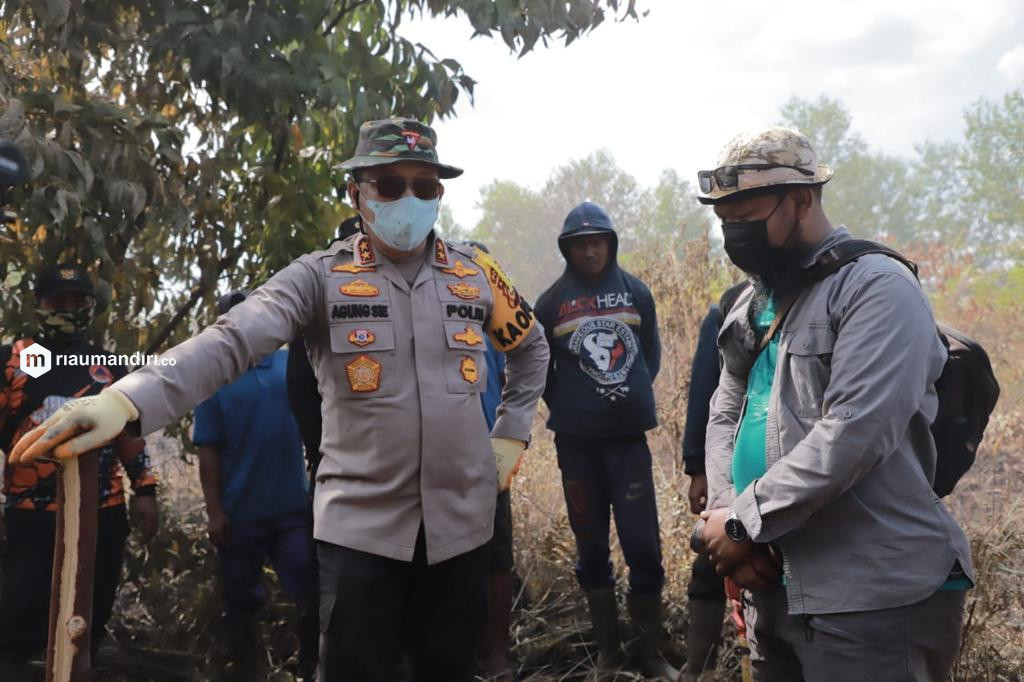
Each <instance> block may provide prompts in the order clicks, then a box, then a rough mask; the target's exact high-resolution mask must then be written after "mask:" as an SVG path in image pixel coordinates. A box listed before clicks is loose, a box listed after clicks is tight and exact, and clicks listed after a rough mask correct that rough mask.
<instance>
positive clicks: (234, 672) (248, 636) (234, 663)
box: [224, 616, 266, 682]
mask: <svg viewBox="0 0 1024 682" xmlns="http://www.w3.org/2000/svg"><path fill="white" fill-rule="evenodd" d="M224 632H225V635H226V638H227V663H228V669H227V670H226V673H227V674H226V675H225V676H224V679H225V680H231V681H232V682H257V681H258V682H263V681H264V680H266V671H265V670H264V669H263V658H262V656H263V645H262V642H261V641H260V636H259V628H258V627H257V625H256V618H255V616H253V617H242V618H232V619H231V620H228V621H225V623H224Z"/></svg>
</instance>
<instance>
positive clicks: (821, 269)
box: [808, 239, 917, 280]
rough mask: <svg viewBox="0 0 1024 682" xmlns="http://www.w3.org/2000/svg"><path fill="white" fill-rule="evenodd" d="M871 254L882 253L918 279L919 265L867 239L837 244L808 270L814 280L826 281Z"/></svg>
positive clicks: (850, 240)
mask: <svg viewBox="0 0 1024 682" xmlns="http://www.w3.org/2000/svg"><path fill="white" fill-rule="evenodd" d="M870 253H880V254H882V255H884V256H889V258H894V259H896V260H898V261H899V262H901V263H903V264H904V265H905V266H907V269H909V270H910V271H911V272H912V273H914V277H917V263H915V262H913V261H912V260H910V259H909V258H907V257H906V256H904V255H903V254H902V253H900V252H899V251H896V250H895V249H891V248H889V247H888V246H886V245H885V244H879V243H878V242H873V241H869V240H867V239H847V240H846V241H843V242H840V243H838V244H836V245H835V246H833V247H832V248H831V249H828V250H827V251H825V252H824V253H823V254H821V255H820V256H818V259H817V260H816V261H815V262H814V265H812V266H811V267H810V268H808V270H809V272H810V275H811V278H812V280H821V279H825V278H826V277H828V276H829V275H831V274H833V273H834V272H837V271H839V269H840V268H842V267H843V266H844V265H846V264H847V263H851V262H853V261H855V260H857V259H858V258H860V257H861V256H866V255H868V254H870Z"/></svg>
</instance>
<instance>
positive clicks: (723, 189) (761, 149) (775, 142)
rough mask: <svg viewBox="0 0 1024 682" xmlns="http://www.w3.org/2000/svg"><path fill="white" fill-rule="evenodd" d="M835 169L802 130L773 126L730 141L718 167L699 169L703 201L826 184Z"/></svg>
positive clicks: (709, 201)
mask: <svg viewBox="0 0 1024 682" xmlns="http://www.w3.org/2000/svg"><path fill="white" fill-rule="evenodd" d="M831 179H832V169H831V168H829V167H828V166H826V165H823V164H820V163H818V159H817V156H816V155H815V153H814V148H813V147H811V143H810V141H809V140H808V139H807V137H805V136H804V135H802V134H801V133H799V132H797V131H795V130H790V129H789V128H781V127H778V126H770V127H768V128H763V129H761V130H757V131H754V132H749V133H743V134H741V135H737V136H736V137H734V138H733V139H732V140H730V141H729V143H728V144H727V145H725V148H724V149H723V150H722V153H721V155H720V157H719V160H718V167H717V168H715V169H714V170H702V171H699V172H698V173H697V186H698V187H699V188H700V191H701V195H700V196H698V197H697V199H698V200H699V201H700V202H701V203H702V204H716V203H718V202H720V201H724V200H726V199H728V198H729V197H732V196H734V195H737V194H740V193H741V192H746V191H748V190H753V189H762V188H765V187H772V186H781V185H823V184H825V183H826V182H828V181H829V180H831Z"/></svg>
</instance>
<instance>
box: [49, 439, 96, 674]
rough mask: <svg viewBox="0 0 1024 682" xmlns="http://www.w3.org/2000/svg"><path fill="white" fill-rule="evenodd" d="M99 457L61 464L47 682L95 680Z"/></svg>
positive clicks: (82, 458)
mask: <svg viewBox="0 0 1024 682" xmlns="http://www.w3.org/2000/svg"><path fill="white" fill-rule="evenodd" d="M98 457H99V455H98V453H96V452H95V451H94V452H89V453H86V454H84V455H82V456H81V457H72V458H71V459H68V460H66V461H63V462H60V463H59V464H58V468H59V470H60V471H59V474H58V481H57V539H56V543H55V545H54V548H53V550H54V551H53V579H52V582H51V586H50V638H49V645H48V647H47V651H46V682H88V680H90V679H91V674H90V669H91V667H92V662H91V660H90V659H91V647H90V644H91V635H92V591H93V576H94V574H95V567H96V526H97V521H98V514H97V510H98V507H99V489H98V486H97V477H98V476H99V461H98Z"/></svg>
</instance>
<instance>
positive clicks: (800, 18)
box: [404, 0, 1024, 227]
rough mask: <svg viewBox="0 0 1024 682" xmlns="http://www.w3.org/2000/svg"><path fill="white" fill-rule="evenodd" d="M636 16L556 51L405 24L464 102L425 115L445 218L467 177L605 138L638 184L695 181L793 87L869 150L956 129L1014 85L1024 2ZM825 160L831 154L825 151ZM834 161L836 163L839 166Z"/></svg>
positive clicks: (876, 3)
mask: <svg viewBox="0 0 1024 682" xmlns="http://www.w3.org/2000/svg"><path fill="white" fill-rule="evenodd" d="M638 5H639V6H641V7H642V8H646V9H649V10H650V13H649V14H648V16H646V17H645V18H643V19H641V20H640V21H639V22H634V21H627V22H624V23H614V22H606V23H605V24H603V25H601V26H600V27H599V28H598V29H597V30H596V31H594V32H593V33H592V34H590V35H588V36H585V37H584V38H583V39H581V40H579V41H577V42H576V43H574V44H573V45H571V46H569V47H568V48H566V47H563V46H562V45H561V44H560V43H559V44H558V45H556V46H553V47H550V48H548V49H543V48H540V49H538V50H535V51H534V52H531V53H530V54H528V55H527V56H526V57H524V58H523V59H516V58H515V56H513V55H511V54H509V51H508V48H507V47H505V45H504V44H503V43H502V42H501V41H500V39H493V38H492V39H488V38H475V39H472V40H470V38H469V36H470V34H471V32H472V29H471V28H470V26H469V22H468V21H467V20H466V19H465V18H458V19H450V20H445V21H420V22H409V23H407V24H405V29H404V34H405V36H406V37H408V38H410V39H413V40H419V41H422V42H423V43H424V44H426V45H428V46H429V47H431V48H432V49H433V50H434V52H435V54H437V55H438V56H439V57H452V58H455V59H457V60H459V61H460V62H461V63H462V65H463V66H464V68H465V69H466V71H467V72H468V73H469V74H470V75H471V76H473V77H474V78H475V79H476V80H477V81H478V84H477V87H476V93H475V95H476V102H475V106H470V103H469V101H468V100H462V99H460V103H459V105H458V107H457V114H458V115H457V116H456V117H455V118H452V119H449V120H447V121H445V122H440V123H438V124H437V126H436V127H437V130H438V137H439V141H438V151H439V153H440V155H441V159H442V160H444V161H446V162H449V163H452V164H455V165H458V166H461V167H463V168H465V169H466V173H465V175H463V176H462V177H461V178H459V179H458V180H452V181H449V183H448V192H447V193H446V194H445V201H446V202H447V203H448V204H449V205H450V206H451V207H452V209H453V211H454V213H455V218H456V220H457V221H458V222H459V223H461V224H462V225H463V226H465V227H472V226H473V225H475V224H476V221H477V219H478V218H479V210H478V209H477V207H476V204H477V202H478V200H479V188H480V187H481V186H483V185H485V184H487V183H489V182H490V181H492V180H494V179H496V178H498V179H508V180H514V181H516V182H519V183H521V184H524V185H527V186H530V187H538V186H540V185H541V184H542V183H543V181H544V180H545V179H546V178H547V176H548V175H549V173H550V171H551V170H552V169H553V168H555V167H557V166H559V165H561V164H563V163H565V162H566V161H568V160H570V159H573V158H578V157H581V156H585V155H587V154H589V153H591V152H593V151H595V150H597V149H599V148H602V147H604V148H607V149H608V150H609V151H611V153H612V154H613V155H614V156H615V158H616V160H617V161H618V163H619V165H621V166H622V167H623V168H624V169H625V170H626V171H628V172H630V173H632V174H633V175H635V176H636V177H637V178H638V179H639V180H640V181H641V183H643V184H651V183H653V182H655V181H656V180H657V177H658V175H659V174H660V172H661V171H662V170H663V169H665V168H674V169H675V170H677V171H678V172H680V173H682V174H683V175H684V176H685V177H687V178H691V179H692V178H693V176H694V174H695V172H696V171H697V170H698V169H699V168H705V167H709V166H711V165H713V163H714V160H715V158H716V157H717V153H718V150H719V149H720V148H721V146H722V144H723V143H724V142H725V141H726V140H727V139H728V138H729V137H731V136H732V135H733V134H734V133H736V132H739V131H741V130H744V129H747V128H750V127H752V126H754V125H757V124H759V123H774V122H777V120H778V110H779V107H780V105H782V104H783V103H784V102H785V101H786V100H787V99H789V97H790V96H791V95H793V94H796V95H799V96H801V97H806V98H815V97H817V96H818V95H819V94H827V95H829V96H832V97H838V98H839V99H841V100H842V101H843V102H844V103H845V104H846V105H847V107H848V108H849V109H850V111H851V113H852V115H853V125H854V128H855V129H856V130H857V131H859V132H860V133H861V134H862V135H863V136H864V137H865V138H866V139H867V140H868V142H869V143H871V144H872V145H873V146H874V147H877V148H884V149H885V150H886V151H888V152H890V153H900V154H908V155H909V154H912V153H913V149H914V145H915V144H917V143H919V142H921V141H923V140H925V139H933V140H939V139H950V138H953V139H956V138H959V137H960V136H961V131H962V127H963V126H962V121H963V117H962V113H963V109H964V107H965V106H967V105H969V104H970V103H972V102H974V101H976V100H977V99H978V98H980V97H989V98H992V97H999V96H1001V95H1002V94H1004V93H1005V92H1007V91H1009V90H1011V89H1014V88H1016V87H1019V86H1020V85H1022V84H1024V1H1022V0H971V1H970V2H963V1H962V0H958V1H954V0H817V1H814V2H811V1H796V0H734V1H733V2H730V3H714V2H700V3H698V2H684V1H683V0H638ZM824 161H825V162H828V160H827V159H824ZM837 172H841V169H837Z"/></svg>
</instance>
